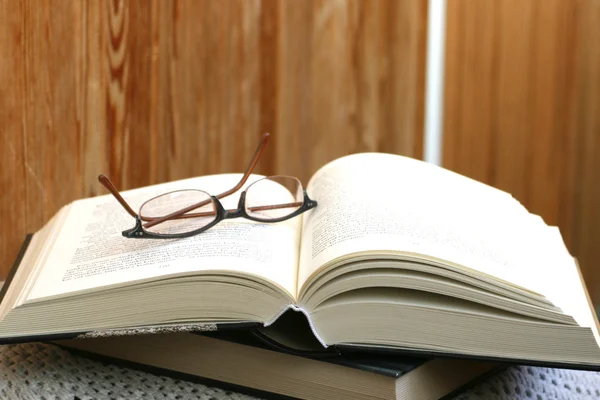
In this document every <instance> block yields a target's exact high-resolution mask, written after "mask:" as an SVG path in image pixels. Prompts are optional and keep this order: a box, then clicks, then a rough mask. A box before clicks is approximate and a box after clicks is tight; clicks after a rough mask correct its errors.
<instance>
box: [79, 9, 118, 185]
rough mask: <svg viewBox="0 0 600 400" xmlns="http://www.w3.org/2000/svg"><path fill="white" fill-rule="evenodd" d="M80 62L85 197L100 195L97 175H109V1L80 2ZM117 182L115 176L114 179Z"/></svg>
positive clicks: (82, 180) (81, 150)
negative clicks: (81, 25)
mask: <svg viewBox="0 0 600 400" xmlns="http://www.w3.org/2000/svg"><path fill="white" fill-rule="evenodd" d="M83 12H84V15H83V18H84V21H83V26H84V34H83V35H82V37H83V42H84V43H83V52H84V54H83V65H82V68H81V70H82V79H81V85H82V87H81V97H82V99H81V101H82V103H83V105H82V109H83V111H82V112H83V115H82V117H81V121H82V126H81V132H82V134H81V147H80V150H79V151H80V154H81V163H82V164H81V186H82V190H83V195H84V196H94V195H97V194H103V193H104V190H103V188H101V186H100V185H99V184H98V180H97V177H98V175H99V174H101V173H104V174H108V175H109V176H110V178H111V179H115V178H116V177H115V176H114V175H112V172H113V170H111V169H110V168H109V165H110V161H109V160H110V154H109V127H108V119H107V115H108V109H109V106H110V105H109V103H108V95H109V90H108V88H109V85H108V83H109V82H110V80H109V79H110V65H109V62H108V57H106V54H108V51H109V50H110V44H109V43H110V35H109V32H110V26H109V23H110V18H109V8H108V4H107V3H106V2H104V1H102V0H95V1H87V2H84V3H83ZM115 181H116V179H115Z"/></svg>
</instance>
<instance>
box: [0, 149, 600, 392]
mask: <svg viewBox="0 0 600 400" xmlns="http://www.w3.org/2000/svg"><path fill="white" fill-rule="evenodd" d="M260 178H261V177H260V176H257V175H252V176H251V177H250V179H249V180H248V182H247V183H246V185H245V186H244V187H242V188H241V189H240V191H239V192H240V193H242V192H243V191H244V190H245V189H246V188H247V187H248V185H250V184H252V183H253V182H255V181H256V180H258V179H260ZM239 179H240V175H239V174H222V175H212V176H205V177H198V178H191V179H185V180H180V181H175V182H169V183H165V184H160V185H153V186H149V187H144V188H139V189H134V190H130V191H126V192H123V193H122V196H123V198H124V199H125V200H126V201H127V202H128V203H129V204H132V205H133V208H135V207H136V206H138V207H139V206H141V205H142V204H143V203H144V202H145V201H146V200H147V199H149V198H152V197H153V196H156V195H158V194H161V193H165V192H170V191H179V190H184V189H190V188H194V189H202V190H204V191H205V192H207V193H221V192H223V191H224V190H226V189H228V188H230V187H233V186H234V185H235V183H236V182H238V181H239ZM306 190H307V193H309V194H310V197H311V198H312V199H315V200H316V201H317V202H318V206H316V207H315V208H313V209H311V210H309V211H307V212H305V213H304V214H303V215H301V216H298V217H297V218H292V219H288V220H286V221H282V222H278V223H272V224H269V223H261V222H257V221H250V220H244V219H236V220H226V221H223V222H222V223H220V224H218V225H216V226H214V227H212V228H211V229H209V230H207V231H206V232H203V233H201V234H198V235H195V236H191V237H187V238H183V239H168V240H162V239H161V240H154V239H132V238H126V237H123V235H122V231H123V230H124V229H127V228H131V225H132V224H133V223H134V222H135V221H134V220H133V218H131V216H130V215H128V214H127V213H126V212H124V211H123V209H122V208H121V206H120V205H119V203H118V202H117V201H116V200H115V198H114V197H112V196H108V195H106V196H97V197H93V198H87V199H82V200H78V201H75V202H73V203H71V204H68V205H66V206H64V207H63V208H62V209H61V210H60V211H59V212H58V213H57V214H56V215H55V216H54V217H53V218H52V219H51V220H50V221H49V222H48V223H47V224H46V225H45V226H44V228H43V229H41V230H40V231H38V232H36V233H35V234H32V235H30V236H29V237H28V238H27V240H26V241H25V243H24V246H23V249H22V252H21V254H20V257H19V260H18V261H17V263H16V265H15V267H14V268H13V270H12V272H11V274H10V276H9V278H8V281H7V284H6V285H5V287H4V288H3V291H2V293H1V296H2V299H1V303H0V342H1V343H15V342H22V341H32V340H44V341H52V342H53V343H57V344H60V345H61V346H68V347H70V348H73V349H77V350H78V351H83V352H86V353H88V354H90V353H94V354H97V355H99V356H103V357H111V358H113V359H119V360H122V361H124V362H131V363H135V364H136V365H147V366H151V367H153V368H159V369H161V370H162V371H171V372H176V373H182V374H187V375H189V376H196V377H202V378H206V379H210V380H212V381H215V382H222V383H228V384H233V385H237V386H240V387H249V388H253V389H256V390H261V391H263V392H270V393H276V394H282V395H287V396H292V397H301V398H332V397H334V396H337V397H341V398H363V397H365V396H378V397H381V398H394V397H395V396H400V395H405V394H410V396H412V397H414V398H437V397H440V396H443V395H447V394H448V393H451V392H453V391H455V390H457V389H459V388H461V387H464V385H465V384H467V383H468V382H471V381H472V380H473V379H475V378H477V377H481V376H484V375H485V374H487V373H489V372H490V371H494V370H496V369H497V368H498V367H499V366H502V365H509V364H526V365H545V366H554V367H563V368H579V369H590V370H598V369H600V345H599V343H600V335H599V333H598V322H597V320H596V317H595V314H594V313H593V311H592V307H591V303H590V302H589V297H588V295H587V292H586V289H585V284H584V282H583V279H582V277H581V274H580V271H579V267H578V265H577V262H576V260H575V259H574V258H573V257H572V256H571V255H570V254H569V252H568V251H567V249H566V247H565V245H564V243H563V240H562V237H561V234H560V231H559V230H558V228H556V227H552V226H548V225H546V223H545V222H544V221H543V220H542V218H540V217H539V216H537V215H534V214H531V213H530V212H528V211H527V210H526V209H525V208H524V207H523V206H522V205H521V204H520V203H519V202H518V201H516V200H515V199H514V198H513V197H512V196H511V195H509V194H508V193H505V192H503V191H500V190H497V189H494V188H492V187H489V186H486V185H484V184H481V183H479V182H476V181H473V180H471V179H468V178H466V177H463V176H461V175H458V174H455V173H453V172H450V171H448V170H445V169H443V168H440V167H437V166H434V165H430V164H427V163H424V162H421V161H418V160H414V159H410V158H406V157H402V156H398V155H390V154H379V153H365V154H355V155H350V156H346V157H342V158H340V159H338V160H335V161H332V162H331V163H328V164H327V165H325V166H323V167H322V168H321V169H319V170H318V171H317V172H316V173H315V174H314V175H313V176H312V178H311V180H310V182H309V184H308V186H307V189H306ZM292 200H293V199H292ZM237 201H238V196H235V195H233V196H229V197H227V198H225V199H222V202H223V206H224V207H225V208H226V209H229V208H231V209H236V204H237ZM290 204H295V203H290ZM198 215H199V214H198ZM410 396H409V397H410ZM419 396H421V397H419Z"/></svg>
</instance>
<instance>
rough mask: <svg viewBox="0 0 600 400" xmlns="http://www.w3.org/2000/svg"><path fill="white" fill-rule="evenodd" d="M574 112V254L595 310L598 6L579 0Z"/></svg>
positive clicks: (598, 277) (599, 217)
mask: <svg viewBox="0 0 600 400" xmlns="http://www.w3.org/2000/svg"><path fill="white" fill-rule="evenodd" d="M577 5H578V7H579V8H578V16H579V23H578V42H577V47H576V49H577V50H576V51H577V61H578V67H577V81H576V84H575V87H576V96H577V103H576V113H575V117H574V118H575V122H574V126H575V129H576V130H577V132H579V134H580V136H579V140H578V146H577V149H578V153H577V161H578V162H577V174H576V178H577V182H576V194H577V195H576V201H575V204H574V205H573V206H574V209H575V233H574V236H575V240H574V245H575V254H576V255H577V256H578V257H579V258H580V261H581V268H582V270H583V274H584V277H585V279H586V282H587V284H588V288H589V290H590V296H591V297H592V299H593V301H594V304H595V306H596V308H597V309H598V306H599V305H600V270H599V269H598V260H599V259H600V246H598V238H599V237H600V208H599V207H598V206H599V205H600V46H598V40H599V38H600V26H599V24H598V21H599V19H600V3H598V2H595V1H587V0H586V1H579V2H578V3H577Z"/></svg>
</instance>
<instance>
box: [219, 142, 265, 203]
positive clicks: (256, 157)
mask: <svg viewBox="0 0 600 400" xmlns="http://www.w3.org/2000/svg"><path fill="white" fill-rule="evenodd" d="M268 141H269V134H268V133H265V134H264V135H263V136H262V138H261V139H260V142H259V143H258V147H257V148H256V151H255V152H254V157H252V160H251V161H250V164H248V167H247V168H246V172H245V173H244V176H242V179H240V181H239V182H238V184H237V185H235V186H234V187H233V188H231V189H229V190H227V191H225V192H223V193H221V194H218V195H217V196H215V197H216V198H217V199H222V198H223V197H227V196H229V195H231V194H233V193H235V192H237V191H238V190H240V188H241V187H242V186H244V183H246V181H247V180H248V178H249V177H250V174H251V173H252V171H253V170H254V167H255V166H256V164H257V163H258V160H259V159H260V156H261V154H262V152H263V151H264V150H265V146H266V145H267V142H268Z"/></svg>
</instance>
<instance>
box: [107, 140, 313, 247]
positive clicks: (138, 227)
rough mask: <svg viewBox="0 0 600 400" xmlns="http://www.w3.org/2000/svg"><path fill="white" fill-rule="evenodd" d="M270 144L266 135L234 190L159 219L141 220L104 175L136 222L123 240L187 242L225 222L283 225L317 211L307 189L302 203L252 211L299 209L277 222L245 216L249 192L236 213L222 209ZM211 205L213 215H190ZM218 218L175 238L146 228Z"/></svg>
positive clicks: (244, 193)
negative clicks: (170, 222) (240, 221)
mask: <svg viewBox="0 0 600 400" xmlns="http://www.w3.org/2000/svg"><path fill="white" fill-rule="evenodd" d="M268 140H269V134H268V133H265V134H264V135H263V137H262V139H261V141H260V143H259V145H258V147H257V149H256V151H255V153H254V157H252V160H251V161H250V164H249V165H248V167H247V168H246V172H245V173H244V175H243V176H242V179H240V181H239V182H238V183H237V185H235V186H234V187H233V188H231V189H229V190H227V191H225V192H223V193H221V194H218V195H216V196H212V195H211V196H210V200H209V199H207V200H204V201H201V202H199V203H196V204H192V205H191V206H188V207H185V208H182V209H181V210H178V211H174V212H172V213H170V214H167V215H165V216H163V217H160V218H149V217H142V216H141V215H139V214H138V213H136V212H135V211H133V209H132V208H131V206H129V204H127V202H126V201H125V199H124V198H123V196H121V194H120V193H119V191H118V190H117V188H116V187H115V185H113V183H112V182H111V181H110V179H108V177H107V176H106V175H104V174H101V175H99V176H98V181H99V182H100V183H101V184H102V185H104V187H106V188H107V189H108V191H109V192H110V193H111V194H112V195H113V196H114V197H115V198H116V199H117V201H118V202H119V204H121V206H123V208H124V209H125V211H127V213H128V214H129V215H131V216H132V217H134V218H135V221H136V224H135V227H133V228H131V229H127V230H125V231H123V236H125V237H127V238H136V239H175V238H185V237H190V236H194V235H197V234H199V233H202V232H204V231H206V230H208V229H210V228H211V227H213V226H215V225H216V224H218V223H219V222H221V221H223V220H225V219H231V218H246V219H249V220H252V221H257V222H265V223H275V222H281V221H285V220H287V219H290V218H294V217H296V216H298V215H300V214H302V213H303V212H305V211H307V210H310V209H312V208H315V207H316V206H317V202H316V201H315V200H312V199H310V198H309V197H308V194H307V193H306V189H304V188H303V189H302V191H303V195H304V198H303V201H302V203H300V202H295V203H287V204H277V205H271V206H257V207H252V208H251V211H261V210H274V209H279V208H289V207H298V206H300V207H299V208H298V209H297V210H296V211H294V212H293V213H291V214H289V215H286V216H285V217H281V218H275V219H262V218H257V217H254V216H251V215H248V213H247V212H246V207H245V204H246V190H244V191H243V192H242V193H241V194H240V200H239V202H238V207H237V209H235V210H226V209H225V208H224V207H223V205H222V204H221V201H220V200H219V199H222V198H224V197H227V196H230V195H232V194H233V193H235V192H237V191H238V190H240V189H241V188H242V186H243V185H244V184H245V183H246V181H247V180H248V178H249V176H250V174H251V173H252V170H253V169H254V167H255V166H256V164H257V163H258V160H259V159H260V156H261V154H262V152H263V151H264V148H265V145H266V144H267V142H268ZM267 178H273V177H267ZM293 179H296V178H293ZM165 194H168V193H164V194H162V195H160V196H164V195H165ZM160 196H156V197H160ZM156 197H153V198H152V199H150V200H147V201H146V202H144V203H143V204H142V206H143V205H144V204H146V203H147V202H148V201H151V200H153V199H155V198H156ZM211 201H212V202H214V204H215V211H214V212H203V213H195V214H187V213H188V212H190V211H193V210H195V209H197V208H200V207H203V206H205V205H206V204H209V203H210V202H211ZM215 214H216V217H215V220H214V221H212V222H211V223H210V224H208V225H206V226H203V227H202V228H199V229H196V230H193V231H190V232H184V233H174V234H161V233H155V232H148V231H147V230H146V229H145V228H150V227H152V226H155V225H158V224H160V223H162V222H165V221H169V220H173V219H183V218H197V217H201V216H207V215H215Z"/></svg>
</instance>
